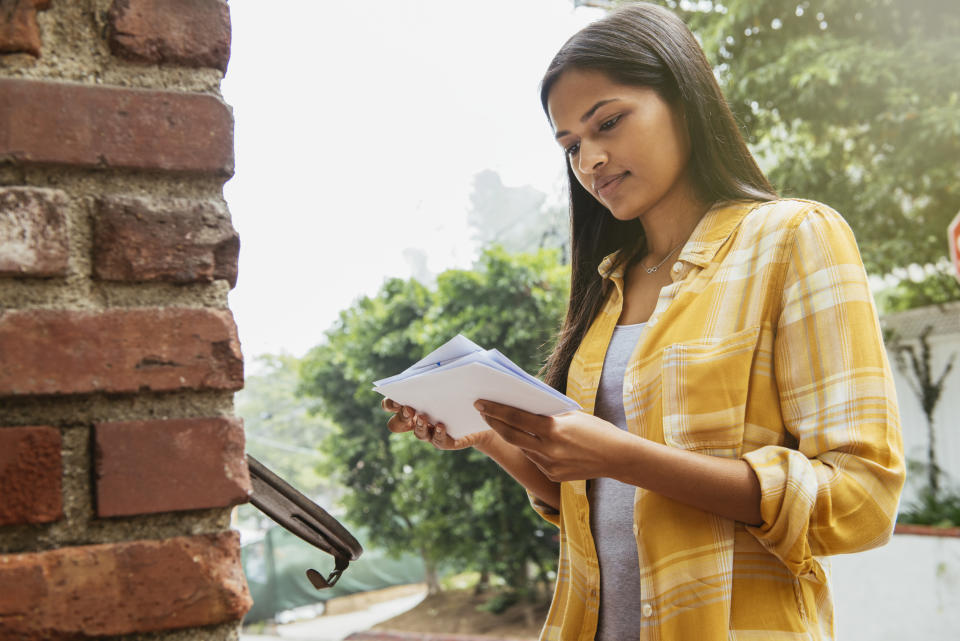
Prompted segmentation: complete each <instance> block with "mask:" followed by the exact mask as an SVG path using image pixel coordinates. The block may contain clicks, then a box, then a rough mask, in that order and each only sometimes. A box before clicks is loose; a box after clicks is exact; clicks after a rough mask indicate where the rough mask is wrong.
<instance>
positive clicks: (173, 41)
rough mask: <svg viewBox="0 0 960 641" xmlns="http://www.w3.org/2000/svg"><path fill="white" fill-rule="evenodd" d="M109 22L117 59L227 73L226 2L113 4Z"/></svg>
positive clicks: (136, 0) (123, 0) (118, 0)
mask: <svg viewBox="0 0 960 641" xmlns="http://www.w3.org/2000/svg"><path fill="white" fill-rule="evenodd" d="M107 21H108V38H109V41H110V50H111V51H112V52H113V54H114V55H116V56H120V57H121V58H126V59H128V60H135V61H139V62H149V63H154V64H164V63H171V64H177V65H185V66H187V67H215V68H217V69H219V70H220V71H224V72H225V71H226V70H227V61H228V60H229V59H230V10H229V9H228V8H227V3H226V2H225V0H114V2H113V6H111V7H110V12H109V14H108V16H107Z"/></svg>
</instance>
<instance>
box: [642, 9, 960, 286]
mask: <svg viewBox="0 0 960 641" xmlns="http://www.w3.org/2000/svg"><path fill="white" fill-rule="evenodd" d="M659 4H663V5H665V6H667V7H669V8H671V9H673V10H674V11H676V12H677V13H678V14H679V15H680V16H681V17H682V18H683V19H684V20H685V21H686V22H687V24H688V25H690V27H691V29H692V30H693V31H694V33H696V34H697V36H698V37H699V38H700V40H701V42H702V44H703V47H704V49H705V51H706V52H707V56H708V58H710V59H711V60H712V61H713V62H714V64H715V70H716V73H717V76H718V78H719V79H720V82H721V86H722V87H723V90H724V93H725V95H726V96H727V99H728V100H729V101H730V104H731V107H732V109H733V110H734V113H735V115H736V116H737V117H738V119H739V121H740V122H741V123H742V124H743V126H744V129H745V133H746V134H747V139H748V141H749V143H750V145H751V147H752V148H753V150H754V151H755V153H756V154H757V156H758V159H759V160H760V162H761V165H762V166H763V167H764V169H765V170H766V172H767V174H768V176H769V177H770V179H771V181H772V182H773V183H774V185H775V186H776V187H777V188H778V190H779V191H780V192H781V193H782V194H784V195H788V196H799V197H806V198H812V199H816V200H821V201H824V202H826V203H828V204H830V205H831V206H833V207H834V208H836V209H837V210H838V211H840V212H841V213H842V214H843V215H844V217H845V218H846V219H847V220H848V221H849V222H850V225H851V226H852V227H853V229H854V232H855V233H856V236H857V239H858V241H859V243H860V247H861V251H862V253H863V258H864V263H865V264H866V266H867V269H868V270H870V271H871V272H873V273H878V274H885V273H889V272H891V271H892V270H893V268H895V267H898V266H906V265H909V264H911V263H918V264H921V265H922V264H927V263H936V262H937V261H938V260H939V259H940V258H942V257H943V256H945V254H946V252H947V243H946V237H945V235H946V227H947V224H948V223H949V221H950V219H951V218H952V217H953V216H954V214H956V212H957V211H958V210H960V81H958V78H960V5H958V4H957V2H956V0H802V1H800V0H722V1H721V2H709V1H706V2H689V1H686V0H683V1H681V0H661V1H660V2H659Z"/></svg>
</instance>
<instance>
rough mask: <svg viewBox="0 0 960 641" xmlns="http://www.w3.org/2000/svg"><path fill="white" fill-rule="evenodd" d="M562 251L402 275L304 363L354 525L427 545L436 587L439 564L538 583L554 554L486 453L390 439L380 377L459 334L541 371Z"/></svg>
mask: <svg viewBox="0 0 960 641" xmlns="http://www.w3.org/2000/svg"><path fill="white" fill-rule="evenodd" d="M565 283H566V273H565V270H564V268H563V267H562V266H561V265H560V264H559V261H558V259H557V253H556V252H547V251H542V252H539V253H538V254H534V255H519V256H511V255H509V254H507V253H506V252H504V251H503V250H499V249H496V250H489V251H486V252H484V253H483V255H482V256H481V258H480V260H479V262H478V264H477V267H476V268H475V269H473V270H449V271H446V272H443V273H441V274H440V275H439V276H438V277H437V286H436V289H428V288H427V287H425V286H423V285H422V284H420V283H418V282H417V281H414V280H407V281H404V280H400V279H392V280H389V281H387V282H386V283H385V284H384V286H383V287H382V289H381V290H380V292H379V293H378V294H377V295H376V296H373V297H366V298H362V299H360V300H358V301H357V302H356V303H355V304H354V305H353V306H352V307H350V308H349V309H347V310H345V311H343V312H341V314H340V318H339V321H338V322H337V323H336V324H335V325H334V327H333V328H332V329H331V330H329V331H328V332H327V333H326V336H325V340H324V342H323V343H322V344H320V345H318V346H317V347H315V348H313V349H312V350H311V351H310V352H309V354H308V355H307V356H306V357H305V358H304V361H303V364H302V368H301V385H300V390H301V392H302V393H303V394H305V395H307V396H309V397H312V398H314V399H316V407H317V410H318V411H320V412H322V413H323V415H324V416H326V417H327V418H328V419H329V420H330V421H332V422H333V423H334V425H335V426H336V429H335V432H334V433H333V434H331V436H330V437H329V438H328V439H326V440H325V441H324V443H323V448H324V450H325V452H326V453H327V455H328V467H327V469H328V470H329V471H331V472H335V473H336V475H337V478H338V480H339V481H340V482H341V483H342V484H343V485H344V486H345V487H346V488H348V489H349V492H347V493H346V494H345V496H344V497H343V501H342V502H343V505H344V507H345V509H346V513H347V517H346V518H347V520H349V521H351V522H353V523H356V524H363V525H365V526H369V528H370V538H371V542H372V543H373V544H375V545H380V546H383V547H384V548H386V549H388V550H392V551H394V552H401V551H417V552H419V553H420V554H421V555H422V556H423V558H424V562H425V564H426V566H427V570H428V580H429V579H431V576H430V575H433V577H432V584H433V587H434V589H437V587H438V583H437V582H436V577H435V570H436V568H437V565H438V564H440V563H441V562H448V563H453V564H456V565H457V566H459V567H463V568H465V567H473V568H475V569H479V570H481V571H488V572H495V573H497V574H500V575H502V576H504V577H505V578H506V579H507V580H508V582H509V583H510V584H511V585H514V586H516V587H517V588H525V587H527V586H528V584H529V579H528V574H527V568H528V564H533V565H534V566H535V567H537V568H539V569H540V571H539V574H541V575H543V574H544V573H545V572H546V571H547V569H548V568H550V567H551V564H552V563H553V562H554V559H555V552H556V551H555V548H554V547H553V546H552V545H550V537H548V536H546V532H545V530H544V527H543V523H542V522H541V521H540V520H539V517H537V516H536V515H535V514H534V513H533V512H532V510H530V508H529V506H528V504H527V498H526V494H525V493H524V492H523V491H522V488H520V487H519V486H518V485H517V484H516V483H515V482H514V481H512V480H511V479H510V478H509V477H507V476H506V474H504V473H503V472H502V471H501V470H500V469H499V468H498V467H497V465H496V464H495V463H493V462H492V461H490V460H489V459H487V458H486V457H485V456H483V455H482V454H480V453H479V452H476V451H473V450H469V449H468V450H464V451H460V452H439V451H436V450H434V449H433V448H432V447H430V446H429V445H428V444H425V443H422V442H420V441H417V440H416V439H414V438H412V437H411V436H410V435H391V434H390V432H389V431H388V430H387V429H386V419H387V415H386V413H384V412H383V411H382V410H381V409H380V400H381V397H380V395H379V394H377V393H375V392H373V391H372V389H371V387H372V386H371V383H372V381H374V380H376V379H379V378H383V377H386V376H389V375H392V374H395V373H397V372H399V371H401V370H403V369H405V368H406V367H407V366H409V365H410V364H411V363H413V362H414V361H416V360H419V359H420V358H422V357H423V356H425V355H426V354H427V353H429V352H430V351H432V350H433V349H434V348H436V347H437V346H438V345H439V344H441V343H443V342H445V341H446V340H447V339H449V338H450V337H451V336H453V335H455V334H456V333H458V332H462V333H464V334H465V335H466V336H468V337H470V338H472V339H473V340H475V341H477V342H479V343H481V344H485V345H491V346H493V345H496V346H497V347H498V348H500V349H501V350H502V351H503V352H504V353H506V354H507V355H508V356H509V357H511V358H512V359H514V360H515V362H517V364H518V365H520V366H522V367H524V368H526V369H528V370H532V371H536V369H538V367H539V365H540V364H541V363H542V362H543V360H544V359H545V357H546V355H547V353H548V350H549V348H550V345H549V342H550V338H551V336H552V335H553V334H554V333H555V331H556V329H557V327H558V325H559V322H560V320H561V314H562V313H563V308H564V305H565V301H566V290H565V287H566V285H565Z"/></svg>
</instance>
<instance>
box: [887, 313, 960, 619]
mask: <svg viewBox="0 0 960 641" xmlns="http://www.w3.org/2000/svg"><path fill="white" fill-rule="evenodd" d="M882 324H883V326H884V328H885V329H887V330H893V331H894V332H895V333H896V334H897V335H898V336H899V337H900V338H899V340H900V341H901V343H902V344H905V345H910V346H913V347H914V349H915V351H916V352H917V353H918V354H919V336H920V334H921V333H922V332H923V331H924V329H925V328H927V327H928V326H929V327H930V328H931V331H930V334H929V335H928V337H927V343H928V344H929V345H930V365H931V367H930V369H931V372H932V375H933V378H934V379H936V378H939V376H940V374H941V373H942V372H943V371H944V367H945V366H946V364H947V362H948V360H949V359H950V357H951V355H954V354H955V355H956V360H955V361H954V366H953V370H952V371H951V372H950V373H949V374H948V375H947V377H946V379H945V380H944V389H943V393H942V395H941V397H940V401H939V403H938V404H937V406H936V408H935V410H934V420H933V425H934V438H935V443H936V445H935V449H936V457H937V464H938V465H939V467H940V468H941V469H942V470H943V471H944V473H945V475H944V477H945V478H944V481H946V482H948V483H949V484H951V485H952V486H953V487H954V489H958V490H960V302H955V303H949V304H947V305H937V306H931V307H923V308H919V309H911V310H909V311H906V312H900V313H897V314H889V315H887V316H885V317H884V318H883V319H882ZM887 348H888V353H889V356H890V365H891V367H892V368H893V375H894V381H895V383H896V386H897V400H898V402H899V404H900V418H901V422H902V425H903V446H904V451H905V453H906V456H907V460H908V461H910V460H912V461H917V462H919V463H924V464H925V463H926V461H927V443H928V437H927V434H928V430H927V419H926V416H925V415H924V413H923V408H922V406H921V404H920V400H919V399H918V398H917V395H916V394H915V393H914V392H913V391H912V390H911V388H910V384H909V383H908V377H909V378H910V379H913V380H915V374H914V373H913V371H912V368H911V367H910V365H909V362H908V364H907V371H906V372H905V371H903V370H902V369H901V368H900V367H898V365H897V362H896V360H895V358H894V347H893V344H892V343H891V342H890V341H888V343H887ZM925 485H926V477H925V475H924V474H916V473H910V474H908V475H907V486H906V488H905V489H904V493H903V499H902V500H901V506H906V505H909V504H910V503H911V502H913V501H914V500H915V499H916V497H917V493H918V492H919V490H921V489H922V488H923V487H925ZM958 638H960V636H958Z"/></svg>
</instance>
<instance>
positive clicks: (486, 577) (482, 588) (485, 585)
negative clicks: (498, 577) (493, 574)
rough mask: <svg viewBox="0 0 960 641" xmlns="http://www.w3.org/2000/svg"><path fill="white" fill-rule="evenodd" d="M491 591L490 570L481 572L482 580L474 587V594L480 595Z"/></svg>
mask: <svg viewBox="0 0 960 641" xmlns="http://www.w3.org/2000/svg"><path fill="white" fill-rule="evenodd" d="M489 589H490V570H483V571H482V572H480V578H479V579H478V580H477V584H476V585H475V586H473V594H474V595H480V594H483V593H484V592H486V591H487V590H489Z"/></svg>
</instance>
